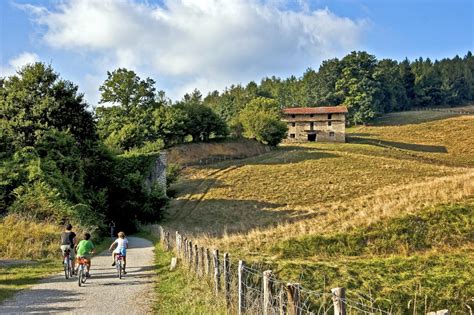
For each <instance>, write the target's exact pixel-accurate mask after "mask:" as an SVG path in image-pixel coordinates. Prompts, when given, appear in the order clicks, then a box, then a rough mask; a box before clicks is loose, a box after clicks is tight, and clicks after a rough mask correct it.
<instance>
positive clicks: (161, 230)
mask: <svg viewBox="0 0 474 315" xmlns="http://www.w3.org/2000/svg"><path fill="white" fill-rule="evenodd" d="M158 229H159V231H160V242H161V244H162V245H164V236H165V232H164V230H163V227H162V226H161V225H160V226H159V227H158Z"/></svg>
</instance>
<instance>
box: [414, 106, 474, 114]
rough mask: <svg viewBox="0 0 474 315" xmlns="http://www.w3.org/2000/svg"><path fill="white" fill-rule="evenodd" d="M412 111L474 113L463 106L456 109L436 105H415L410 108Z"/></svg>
mask: <svg viewBox="0 0 474 315" xmlns="http://www.w3.org/2000/svg"><path fill="white" fill-rule="evenodd" d="M412 111H417V112H419V111H430V112H442V113H451V114H459V115H474V111H469V110H466V109H463V108H459V109H456V108H455V107H453V108H436V107H417V108H412Z"/></svg>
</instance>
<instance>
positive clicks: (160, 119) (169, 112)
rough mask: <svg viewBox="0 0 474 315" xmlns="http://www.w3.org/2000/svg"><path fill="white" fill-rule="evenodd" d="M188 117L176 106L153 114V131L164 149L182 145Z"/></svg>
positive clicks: (163, 108)
mask: <svg viewBox="0 0 474 315" xmlns="http://www.w3.org/2000/svg"><path fill="white" fill-rule="evenodd" d="M188 119H189V118H188V115H187V114H186V112H185V111H184V110H183V109H181V108H179V107H177V106H166V107H162V108H160V109H159V110H157V111H155V112H154V121H155V125H154V127H153V128H154V130H155V132H156V133H157V137H158V138H160V139H162V140H163V142H164V144H165V147H170V146H172V145H175V144H180V143H183V142H184V140H185V138H186V136H187V131H186V126H187V124H188Z"/></svg>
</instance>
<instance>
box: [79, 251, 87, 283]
mask: <svg viewBox="0 0 474 315" xmlns="http://www.w3.org/2000/svg"><path fill="white" fill-rule="evenodd" d="M86 264H87V259H86V258H84V257H79V258H78V265H79V266H78V267H77V283H78V284H79V286H82V285H83V284H84V283H86V280H87V276H86V270H87V268H86Z"/></svg>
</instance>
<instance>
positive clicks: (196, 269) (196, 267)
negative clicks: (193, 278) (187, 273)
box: [194, 244, 199, 275]
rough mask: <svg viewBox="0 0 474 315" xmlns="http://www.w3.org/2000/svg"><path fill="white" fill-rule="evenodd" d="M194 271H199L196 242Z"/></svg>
mask: <svg viewBox="0 0 474 315" xmlns="http://www.w3.org/2000/svg"><path fill="white" fill-rule="evenodd" d="M194 272H195V273H196V275H197V274H198V272H199V249H198V246H197V244H195V245H194Z"/></svg>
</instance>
